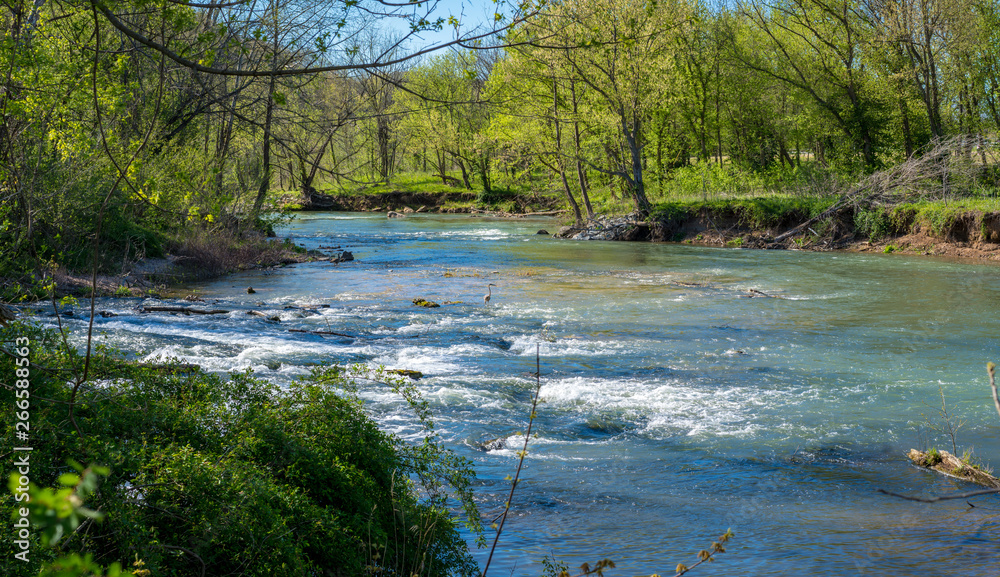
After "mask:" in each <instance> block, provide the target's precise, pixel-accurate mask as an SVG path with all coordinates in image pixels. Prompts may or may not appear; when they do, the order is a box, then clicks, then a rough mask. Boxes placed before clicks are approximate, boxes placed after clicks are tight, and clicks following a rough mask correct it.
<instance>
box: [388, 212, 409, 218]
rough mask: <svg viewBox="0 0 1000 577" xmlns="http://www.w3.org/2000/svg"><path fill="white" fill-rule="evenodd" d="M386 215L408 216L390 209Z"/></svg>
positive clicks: (393, 216) (389, 216)
mask: <svg viewBox="0 0 1000 577" xmlns="http://www.w3.org/2000/svg"><path fill="white" fill-rule="evenodd" d="M385 216H386V218H406V215H405V214H403V213H401V212H396V211H395V210H390V211H389V212H388V213H387V214H386V215H385Z"/></svg>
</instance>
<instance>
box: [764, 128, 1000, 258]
mask: <svg viewBox="0 0 1000 577" xmlns="http://www.w3.org/2000/svg"><path fill="white" fill-rule="evenodd" d="M998 161H1000V159H998V158H997V155H996V153H995V152H994V151H987V150H986V148H985V147H979V148H978V150H977V152H976V153H975V154H973V146H972V142H971V141H970V140H969V138H968V137H965V136H959V137H955V138H949V139H942V140H936V141H934V142H932V143H931V146H930V148H929V149H928V150H927V151H926V152H924V153H923V154H921V155H919V156H916V155H914V156H911V157H910V158H909V159H907V160H906V161H905V162H903V163H901V164H898V165H896V166H894V167H892V168H890V169H886V170H880V171H878V172H875V173H873V174H872V175H870V176H868V177H867V178H865V179H864V180H862V181H861V182H860V183H859V184H858V185H857V186H856V187H854V188H853V189H851V190H850V191H849V192H847V193H846V194H844V195H843V196H841V197H840V198H839V199H838V200H837V202H835V203H833V205H832V206H830V208H828V209H826V210H824V211H823V212H822V213H820V214H818V215H816V216H814V217H812V218H810V219H809V220H807V221H805V222H803V223H802V224H800V225H798V226H796V227H795V228H792V229H791V230H788V231H787V232H784V233H782V234H779V235H778V236H776V237H774V242H781V241H783V240H785V239H787V238H789V237H792V236H794V235H796V234H799V233H801V232H802V231H803V230H806V229H807V228H808V227H809V226H812V225H813V224H815V223H817V222H821V221H823V220H826V219H828V218H830V217H832V216H834V215H836V214H838V213H840V212H842V211H844V210H846V209H848V208H854V209H864V208H872V207H887V206H893V205H897V204H900V203H903V202H913V201H917V200H948V199H949V198H952V197H957V196H961V194H962V193H963V191H968V190H971V189H973V188H974V187H975V184H976V182H977V180H978V179H980V178H981V177H982V174H983V169H984V168H985V167H987V166H993V165H996V164H997V162H998Z"/></svg>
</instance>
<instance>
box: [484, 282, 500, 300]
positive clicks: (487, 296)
mask: <svg viewBox="0 0 1000 577" xmlns="http://www.w3.org/2000/svg"><path fill="white" fill-rule="evenodd" d="M491 286H497V285H495V284H493V283H490V284H488V285H486V292H487V294H485V295H483V305H488V304H490V297H491V296H493V289H491V288H490V287H491Z"/></svg>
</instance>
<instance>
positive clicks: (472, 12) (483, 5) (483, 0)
mask: <svg viewBox="0 0 1000 577" xmlns="http://www.w3.org/2000/svg"><path fill="white" fill-rule="evenodd" d="M503 4H504V3H503V0H501V3H500V4H495V3H494V2H493V1H492V0H439V2H438V3H437V5H436V7H435V9H434V12H433V13H432V18H437V17H440V18H444V19H448V17H449V16H454V17H456V18H457V19H458V20H459V21H460V22H461V24H462V26H461V28H460V30H461V31H462V32H465V31H471V30H472V29H474V28H476V27H481V26H489V25H491V24H492V22H493V14H494V13H495V12H496V11H498V9H501V10H502V11H503V12H506V13H510V10H509V9H506V10H504V9H503ZM454 38H455V31H454V29H453V28H451V27H450V26H445V28H444V30H442V31H441V32H422V33H421V34H420V37H419V38H415V39H414V46H413V47H414V48H417V44H420V45H430V44H439V43H442V42H448V41H450V40H454Z"/></svg>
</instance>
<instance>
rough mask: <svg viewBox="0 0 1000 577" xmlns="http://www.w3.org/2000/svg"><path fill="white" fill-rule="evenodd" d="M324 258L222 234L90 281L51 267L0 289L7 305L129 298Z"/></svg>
mask: <svg viewBox="0 0 1000 577" xmlns="http://www.w3.org/2000/svg"><path fill="white" fill-rule="evenodd" d="M327 258H330V255H328V254H325V253H322V252H320V251H316V250H311V251H309V250H306V249H304V248H302V247H299V246H296V245H294V244H292V243H291V242H289V241H287V240H285V241H279V240H275V239H265V238H259V239H256V238H255V239H248V240H236V239H234V238H232V237H230V236H227V235H208V234H205V235H200V236H193V237H191V238H188V239H186V240H185V241H184V242H181V243H178V244H177V245H176V246H174V247H173V249H172V250H171V251H170V252H169V253H168V254H166V255H164V256H162V257H147V258H144V259H140V260H137V261H131V262H125V263H121V268H120V270H119V271H117V272H110V271H102V272H100V273H99V274H97V276H96V279H95V277H94V275H93V273H91V272H89V271H76V270H70V269H68V268H66V267H62V266H55V267H50V268H48V269H44V270H42V271H41V273H35V274H32V275H29V276H22V277H5V278H0V287H2V290H3V294H4V297H5V298H4V299H3V300H7V301H9V302H16V301H23V300H37V299H43V298H48V297H49V287H52V288H54V294H55V296H56V297H57V298H61V297H63V296H75V297H89V296H90V294H91V292H92V289H93V288H94V287H95V285H96V296H99V297H103V296H117V297H134V296H145V295H150V294H157V293H159V292H161V291H163V290H165V289H166V288H167V287H169V286H171V285H177V284H180V283H185V282H191V281H203V280H209V279H212V278H218V277H221V276H224V275H226V274H230V273H233V272H238V271H245V270H267V269H273V268H277V267H283V266H288V265H291V264H296V263H302V262H311V261H314V260H320V259H327ZM95 281H96V282H95Z"/></svg>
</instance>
